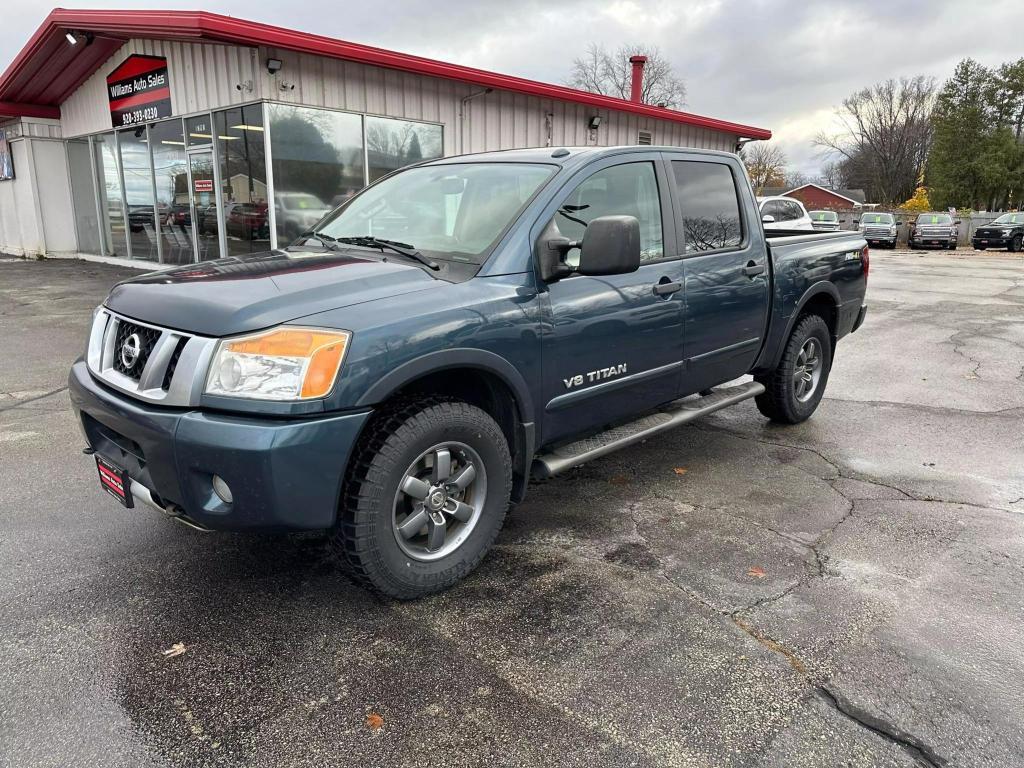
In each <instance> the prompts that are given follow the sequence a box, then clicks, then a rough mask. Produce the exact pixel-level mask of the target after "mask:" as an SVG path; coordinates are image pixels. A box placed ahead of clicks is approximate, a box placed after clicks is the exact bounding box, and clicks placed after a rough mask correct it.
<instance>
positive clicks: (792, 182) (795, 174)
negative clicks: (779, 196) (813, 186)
mask: <svg viewBox="0 0 1024 768" xmlns="http://www.w3.org/2000/svg"><path fill="white" fill-rule="evenodd" d="M809 182H810V179H809V178H807V174H806V173H803V172H802V171H795V170H794V171H789V172H788V173H786V178H785V179H784V180H783V182H782V186H784V187H785V188H786V190H787V191H788V190H791V189H796V188H797V187H802V186H803V185H804V184H807V183H809Z"/></svg>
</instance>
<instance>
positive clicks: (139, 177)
mask: <svg viewBox="0 0 1024 768" xmlns="http://www.w3.org/2000/svg"><path fill="white" fill-rule="evenodd" d="M118 146H119V148H120V150H121V172H122V175H123V176H124V197H125V202H126V203H127V204H128V234H129V237H130V238H131V241H132V258H133V259H146V260H149V261H156V260H157V245H156V237H157V236H156V219H155V215H154V210H153V169H152V167H151V166H150V162H149V139H148V137H147V134H146V126H144V125H140V126H139V127H137V128H132V129H130V130H127V131H120V132H119V133H118Z"/></svg>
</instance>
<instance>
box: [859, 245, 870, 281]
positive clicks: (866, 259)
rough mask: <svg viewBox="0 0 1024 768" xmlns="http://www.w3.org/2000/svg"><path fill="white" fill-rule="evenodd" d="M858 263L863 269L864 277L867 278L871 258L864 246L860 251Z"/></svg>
mask: <svg viewBox="0 0 1024 768" xmlns="http://www.w3.org/2000/svg"><path fill="white" fill-rule="evenodd" d="M860 263H861V266H862V267H863V268H864V277H865V278H866V277H867V276H868V270H869V269H870V268H871V256H870V251H869V250H868V247H867V246H866V245H865V246H864V247H863V248H862V249H861V251H860Z"/></svg>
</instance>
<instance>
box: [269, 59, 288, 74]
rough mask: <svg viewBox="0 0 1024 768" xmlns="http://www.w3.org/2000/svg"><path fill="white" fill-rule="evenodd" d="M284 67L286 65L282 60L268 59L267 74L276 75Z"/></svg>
mask: <svg viewBox="0 0 1024 768" xmlns="http://www.w3.org/2000/svg"><path fill="white" fill-rule="evenodd" d="M283 66H284V63H282V61H281V60H280V59H267V74H268V75H276V74H277V73H278V72H280V71H281V67H283Z"/></svg>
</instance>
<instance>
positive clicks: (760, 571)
mask: <svg viewBox="0 0 1024 768" xmlns="http://www.w3.org/2000/svg"><path fill="white" fill-rule="evenodd" d="M767 575H768V574H767V573H765V570H764V568H761V567H760V566H757V565H755V566H754V567H753V568H751V569H750V570H749V571H747V576H752V577H754V578H755V579H763V578H764V577H765V576H767Z"/></svg>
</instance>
